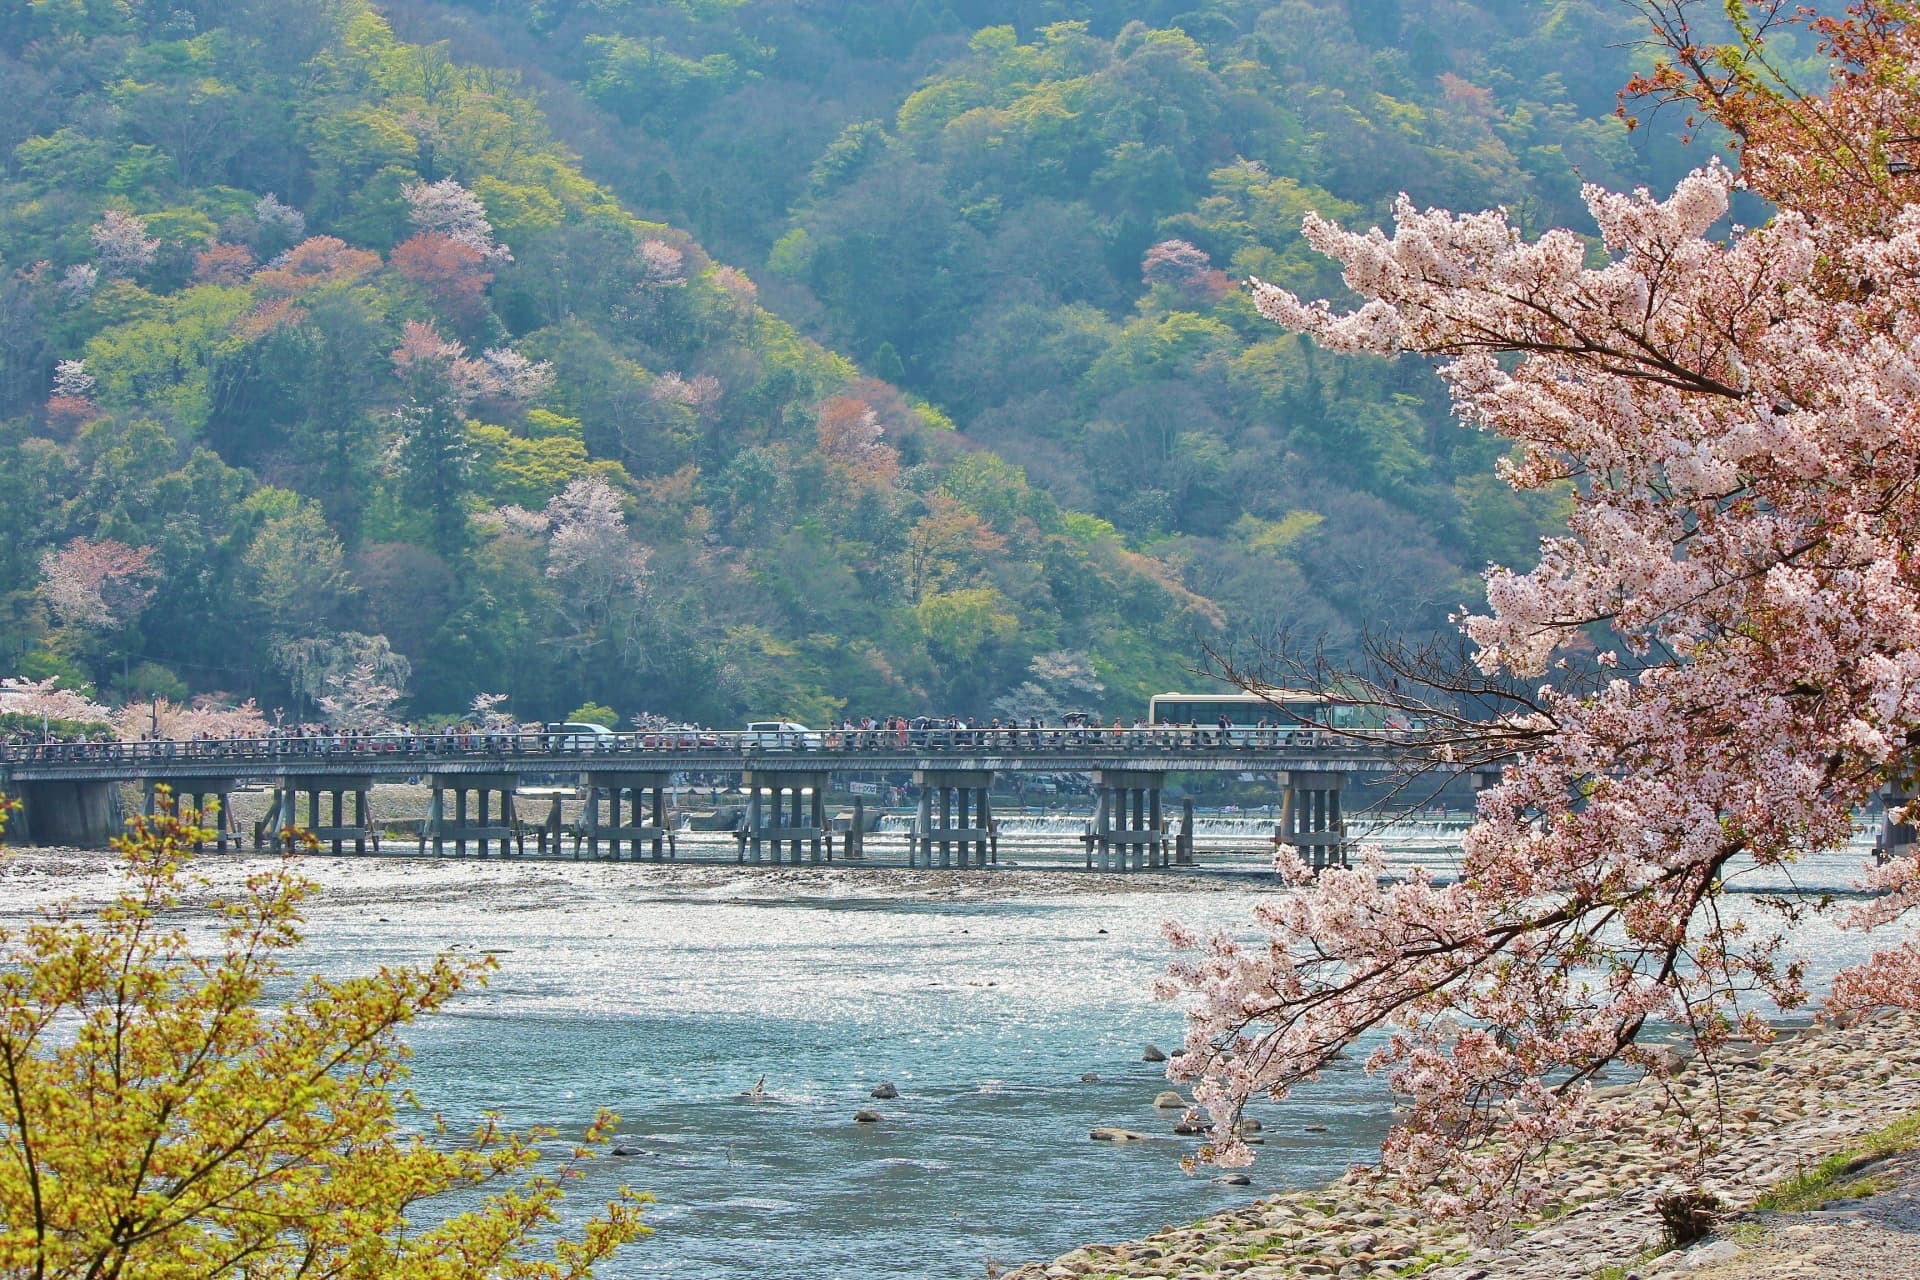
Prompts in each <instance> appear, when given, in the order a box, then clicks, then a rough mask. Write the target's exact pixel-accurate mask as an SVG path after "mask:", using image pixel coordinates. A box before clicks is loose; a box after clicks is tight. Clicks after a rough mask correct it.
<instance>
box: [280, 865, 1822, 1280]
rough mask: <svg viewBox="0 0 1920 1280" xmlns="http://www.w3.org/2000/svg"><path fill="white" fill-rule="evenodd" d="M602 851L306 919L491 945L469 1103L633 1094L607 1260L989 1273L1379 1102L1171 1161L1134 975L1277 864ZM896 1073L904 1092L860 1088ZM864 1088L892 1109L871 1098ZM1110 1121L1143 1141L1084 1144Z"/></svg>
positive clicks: (1275, 1168)
mask: <svg viewBox="0 0 1920 1280" xmlns="http://www.w3.org/2000/svg"><path fill="white" fill-rule="evenodd" d="M1443 854H1444V846H1443V845H1442V844H1440V843H1439V842H1438V841H1435V842H1432V843H1431V844H1429V843H1427V842H1417V841H1412V840H1409V841H1405V842H1402V843H1401V844H1400V845H1399V846H1398V849H1397V851H1396V856H1402V857H1405V858H1432V859H1434V860H1435V862H1436V864H1437V862H1438V861H1439V860H1440V859H1441V858H1442V856H1443ZM1250 865H1253V864H1250ZM1834 866H1835V867H1836V868H1837V867H1839V866H1840V864H1839V863H1838V862H1836V863H1835V864H1834ZM613 871H614V869H609V872H610V874H609V875H608V876H605V877H601V878H598V879H596V880H595V881H594V882H593V883H592V884H591V885H590V886H581V887H580V889H579V891H578V892H576V893H573V894H571V895H570V896H566V897H564V898H556V899H555V900H553V901H539V902H528V901H511V902H507V901H489V900H486V899H480V900H469V901H462V902H456V903H452V904H449V903H445V902H437V903H420V904H414V905H407V904H396V905H392V906H387V905H383V906H382V907H381V910H382V911H384V912H385V913H386V914H387V916H388V919H387V920H385V921H382V920H379V919H378V918H377V917H370V916H369V915H368V914H367V913H366V912H365V910H364V909H360V908H348V907H346V906H325V905H323V906H321V907H319V908H317V909H316V910H315V911H314V913H313V920H312V925H313V927H312V932H311V935H310V936H311V938H312V941H313V944H314V947H315V954H316V956H317V960H318V963H319V964H320V965H321V966H322V967H323V968H326V969H329V970H337V969H347V968H353V969H364V968H366V967H368V966H369V965H371V964H373V963H376V962H392V961H403V960H421V959H424V958H426V957H427V956H429V955H431V954H432V953H433V952H435V951H437V950H439V949H441V948H444V947H447V946H450V945H459V946H463V947H467V948H473V949H480V948H489V949H494V950H497V951H500V952H501V953H502V954H501V957H500V958H501V962H502V968H501V972H500V973H499V975H498V976H497V977H496V979H495V980H494V982H493V984H492V986H491V988H490V989H489V990H488V992H487V993H486V995H485V996H484V997H480V998H476V999H472V1000H469V1001H466V1002H465V1003H464V1004H462V1005H461V1006H460V1007H459V1008H458V1009H457V1010H456V1011H455V1012H454V1013H452V1014H451V1015H450V1016H447V1017H443V1018H438V1019H433V1020H430V1021H429V1022H427V1023H425V1024H423V1025H422V1026H420V1027H419V1028H417V1029H416V1030H415V1031H414V1032H413V1033H412V1034H411V1035H410V1040H411V1042H412V1043H413V1045H414V1047H415V1048H416V1050H417V1052H418V1059H417V1062H416V1068H417V1071H416V1080H415V1084H416V1089H417V1092H418V1093H419V1095H420V1097H421V1098H422V1100H423V1102H424V1103H425V1104H426V1105H427V1106H429V1107H431V1108H433V1109H435V1110H438V1111H441V1112H443V1113H444V1114H446V1116H447V1117H448V1119H449V1120H451V1121H455V1122H456V1123H457V1122H463V1121H472V1120H474V1119H475V1118H477V1117H478V1116H479V1114H480V1113H481V1112H483V1111H485V1110H489V1109H498V1110H500V1111H502V1112H504V1113H505V1114H506V1115H507V1117H508V1119H509V1120H510V1121H511V1122H512V1123H514V1124H517V1125H525V1124H536V1123H537V1124H548V1125H553V1126H555V1127H557V1128H560V1129H561V1130H562V1131H563V1132H565V1131H573V1132H577V1130H578V1128H579V1126H580V1124H581V1123H582V1122H583V1121H584V1120H585V1119H586V1118H587V1117H588V1116H589V1115H590V1114H591V1112H592V1111H593V1109H594V1108H595V1107H597V1106H601V1105H605V1106H608V1107H611V1108H613V1109H614V1110H617V1111H619V1112H620V1113H621V1114H622V1115H623V1116H624V1117H625V1119H624V1120H623V1122H622V1124H621V1127H620V1131H619V1132H620V1139H619V1140H620V1142H621V1143H622V1144H623V1145H626V1146H629V1147H631V1148H632V1149H633V1151H634V1152H635V1154H631V1155H627V1156H623V1157H613V1158H609V1159H608V1160H606V1161H604V1162H602V1163H600V1164H598V1165H596V1166H595V1167H594V1171H593V1173H592V1175H591V1177H590V1179H589V1180H588V1182H587V1183H586V1184H585V1187H584V1191H583V1194H581V1195H579V1196H576V1199H585V1200H590V1199H591V1198H592V1196H593V1193H594V1192H596V1191H600V1192H604V1191H605V1190H606V1189H608V1188H610V1187H611V1186H612V1185H614V1184H615V1183H616V1182H626V1183H629V1184H630V1185H633V1186H635V1187H637V1188H645V1189H648V1190H651V1191H652V1192H654V1193H655V1195H657V1196H658V1197H659V1200H660V1203H659V1205H658V1206H657V1207H656V1208H655V1209H654V1210H653V1211H652V1212H651V1214H650V1220H651V1221H652V1222H653V1224H654V1225H655V1226H656V1227H657V1228H658V1229H659V1234H658V1235H656V1236H655V1237H654V1238H652V1239H651V1240H648V1241H646V1242H644V1243H643V1244H640V1245H638V1246H635V1247H634V1248H632V1249H630V1250H628V1251H627V1252H626V1253H625V1254H624V1256H623V1257H621V1258H620V1259H619V1260H617V1261H616V1262H615V1263H613V1264H612V1265H610V1266H609V1267H608V1268H607V1269H606V1270H605V1272H604V1274H605V1275H607V1276H609V1277H640V1276H688V1277H696V1276H697V1277H703V1278H705V1277H712V1278H715V1280H731V1278H734V1277H748V1276H755V1277H759V1276H764V1275H765V1274H767V1268H768V1266H769V1264H772V1265H773V1266H774V1267H775V1270H774V1271H773V1273H772V1274H776V1275H778V1276H781V1277H794V1278H797V1280H878V1278H880V1277H907V1276H912V1277H922V1276H925V1277H946V1276H953V1277H963V1276H964V1277H976V1276H979V1275H982V1274H983V1273H984V1269H985V1266H986V1264H987V1263H988V1262H989V1261H999V1262H1002V1263H1006V1262H1017V1261H1025V1260H1031V1259H1034V1258H1039V1257H1045V1256H1050V1255H1051V1254H1054V1253H1057V1252H1062V1251H1064V1250H1066V1249H1069V1248H1071V1247H1073V1246H1075V1245H1077V1244H1080V1243H1083V1242H1086V1241H1089V1240H1096V1239H1103V1238H1104V1239H1115V1238H1125V1237H1131V1236H1137V1235H1140V1234H1143V1233H1146V1232H1150V1231H1153V1230H1156V1229H1158V1228H1159V1227H1161V1226H1162V1225H1165V1224H1168V1223H1175V1222H1185V1221H1190V1220H1192V1219H1193V1218H1196V1217H1198V1216H1200V1215H1202V1214H1205V1213H1207V1212H1209V1211H1212V1210H1214V1209H1218V1208H1222V1207H1227V1206H1230V1205H1232V1204H1236V1203H1241V1202H1244V1201H1246V1200H1248V1199H1251V1198H1253V1197H1255V1196H1258V1195H1260V1194H1263V1193H1265V1192H1269V1191H1271V1190H1274V1189H1279V1188H1285V1187H1292V1186H1298V1185H1304V1184H1313V1183H1318V1182H1323V1181H1325V1180H1326V1179H1327V1178H1329V1177H1331V1176H1334V1175H1336V1174H1337V1173H1339V1172H1340V1171H1341V1170H1342V1169H1344V1168H1345V1167H1346V1165H1347V1164H1348V1163H1349V1162H1351V1161H1353V1160H1357V1159H1363V1158H1366V1157H1367V1156H1368V1155H1369V1154H1370V1153H1371V1152H1372V1150H1373V1148H1374V1146H1375V1144H1376V1143H1377V1141H1378V1137H1379V1134H1380V1132H1381V1130H1382V1127H1383V1125H1384V1123H1385V1119H1386V1115H1387V1103H1386V1100H1385V1098H1384V1097H1383V1095H1382V1093H1381V1091H1380V1088H1379V1086H1378V1084H1377V1082H1374V1081H1371V1080H1369V1079H1368V1078H1366V1077H1365V1075H1364V1074H1363V1073H1362V1072H1360V1071H1359V1070H1358V1069H1355V1068H1352V1067H1348V1068H1345V1069H1342V1070H1338V1071H1335V1072H1332V1073H1329V1078H1328V1079H1327V1080H1326V1081H1325V1082H1324V1083H1323V1084H1322V1085H1321V1086H1319V1087H1317V1088H1315V1089H1314V1090H1312V1091H1311V1092H1310V1093H1306V1094H1303V1095H1301V1096H1300V1097H1298V1098H1297V1099H1295V1100H1294V1101H1292V1102H1290V1103H1289V1104H1287V1106H1286V1107H1285V1108H1284V1109H1269V1110H1267V1111H1265V1112H1263V1113H1260V1114H1261V1118H1262V1119H1263V1120H1264V1121H1265V1122H1266V1124H1267V1129H1266V1132H1265V1136H1266V1138H1267V1142H1266V1145H1265V1146H1264V1148H1263V1151H1262V1159H1261V1160H1260V1162H1259V1163H1258V1164H1257V1165H1256V1166H1255V1167H1254V1169H1253V1170H1252V1176H1253V1186H1251V1187H1245V1188H1232V1187H1223V1186H1218V1185H1215V1184H1213V1183H1212V1182H1210V1181H1209V1180H1208V1179H1206V1178H1205V1177H1198V1178H1189V1177H1186V1176H1184V1175H1182V1174H1181V1173H1180V1171H1179V1169H1178V1166H1177V1161H1178V1158H1179V1156H1180V1155H1181V1154H1182V1153H1183V1152H1184V1151H1185V1150H1187V1149H1188V1143H1189V1140H1187V1139H1180V1138H1175V1137H1174V1136H1172V1134H1171V1133H1170V1129H1171V1125H1172V1122H1173V1121H1174V1119H1175V1118H1177V1115H1178V1113H1177V1112H1171V1111H1156V1110H1155V1109H1154V1107H1153V1105H1152V1103H1153V1099H1154V1096H1155V1094H1156V1093H1157V1092H1159V1091H1160V1090H1161V1089H1164V1088H1166V1087H1167V1084H1166V1081H1165V1080H1164V1078H1163V1076H1162V1075H1161V1071H1160V1068H1159V1067H1158V1066H1155V1065H1152V1064H1148V1063H1145V1062H1143V1061H1141V1050H1142V1047H1143V1046H1144V1045H1145V1044H1146V1043H1147V1042H1148V1041H1153V1042H1156V1043H1158V1044H1160V1045H1161V1046H1163V1047H1166V1048H1172V1047H1173V1046H1174V1044H1175V1043H1176V1042H1177V1041H1178V1039H1179V1036H1180V1023H1179V1016H1178V1012H1177V1010H1175V1009H1173V1008H1171V1007H1169V1006H1165V1005H1160V1004H1156V1003H1154V1002H1153V1001H1152V1000H1151V999H1150V998H1149V996H1148V994H1147V991H1148V987H1149V984H1150V983H1151V981H1152V979H1153V978H1154V977H1155V976H1156V974H1158V973H1159V972H1160V971H1161V969H1162V968H1163V967H1164V965H1165V963H1166V958H1167V957H1166V951H1165V948H1164V946H1163V944H1162V943H1161V942H1160V940H1159V933H1158V927H1159V924H1160V922H1161V921H1163V920H1165V919H1167V918H1169V917H1178V918H1180V919H1182V920H1184V921H1186V922H1188V923H1190V924H1193V925H1197V926H1200V927H1216V926H1218V927H1229V928H1236V929H1239V928H1244V923H1245V921H1246V919H1247V916H1248V911H1249V908H1250V907H1251V906H1252V904H1253V902H1254V901H1255V900H1256V899H1257V898H1258V896H1259V895H1260V894H1261V893H1264V892H1271V891H1272V890H1269V889H1264V888H1230V889H1223V890H1221V891H1220V892H1218V893H1212V894H1163V893H1150V892H1149V893H1138V894H1130V895H1124V896H1085V897H1076V898H1057V899H1044V900H1027V901H1013V902H991V903H966V904H954V903H939V904H925V903H905V902H887V901H874V900H871V899H861V900H857V901H856V900H809V901H788V902H772V903H746V902H729V901H713V900H707V899H688V898H678V899H674V898H662V897H659V896H657V892H655V893H653V894H649V893H643V892H641V891H639V890H637V889H636V890H629V889H628V888H626V887H625V886H624V884H623V881H622V880H621V878H620V877H619V876H618V875H617V874H612V872H613ZM989 874H991V873H989ZM1820 874H1823V875H1824V874H1827V872H1825V871H1822V872H1821V873H1820ZM1832 874H1834V875H1835V876H1838V877H1841V878H1842V881H1843V883H1844V880H1845V879H1846V878H1850V876H1851V874H1852V871H1851V868H1849V869H1847V870H1846V871H1844V872H1841V871H1838V870H1835V871H1833V873H1832ZM1816 878H1817V877H1816ZM1736 909H1741V908H1736ZM1807 943H1808V950H1809V951H1811V952H1812V953H1813V954H1814V955H1815V956H1816V958H1817V961H1818V970H1819V971H1818V972H1817V973H1816V974H1815V980H1816V981H1821V980H1824V978H1825V977H1826V976H1827V975H1828V974H1830V973H1831V972H1832V970H1833V968H1835V967H1836V966H1837V965H1838V964H1839V963H1840V962H1841V959H1842V958H1843V957H1844V956H1846V955H1848V954H1855V953H1857V951H1858V946H1859V944H1858V940H1857V939H1853V938H1851V937H1848V936H1842V935H1838V934H1835V933H1834V931H1833V930H1832V929H1831V928H1830V926H1828V925H1826V924H1823V923H1816V924H1814V925H1813V926H1810V929H1809V933H1808V936H1807ZM1085 1073H1091V1074H1092V1075H1094V1076H1097V1077H1098V1078H1097V1079H1096V1080H1093V1081H1083V1080H1082V1075H1083V1074H1085ZM761 1080H764V1094H763V1096H762V1097H761V1098H760V1099H759V1100H755V1099H753V1098H751V1097H749V1096H745V1095H747V1094H748V1093H749V1091H750V1090H751V1089H752V1088H753V1086H754V1085H755V1083H756V1082H757V1081H761ZM882 1080H887V1081H891V1082H893V1083H894V1084H895V1085H896V1086H897V1087H898V1088H899V1091H900V1097H899V1098H898V1099H897V1100H893V1101H874V1100H872V1099H871V1098H870V1097H869V1090H870V1089H871V1088H872V1087H873V1086H874V1085H876V1084H878V1083H879V1082H880V1081H882ZM863 1106H865V1107H872V1108H874V1109H876V1110H878V1111H880V1112H881V1113H882V1115H883V1117H884V1119H883V1120H882V1121H881V1122H880V1123H878V1124H857V1123H855V1122H854V1120H853V1113H854V1112H855V1110H856V1109H858V1108H860V1107H863ZM1095 1125H1122V1126H1125V1127H1127V1128H1131V1129H1135V1130H1139V1131H1141V1132H1144V1133H1148V1134H1152V1135H1155V1138H1154V1140H1153V1141H1151V1142H1144V1143H1137V1144H1131V1145H1118V1146H1117V1145H1114V1144H1111V1143H1095V1142H1090V1141H1089V1140H1088V1138H1087V1131H1088V1130H1089V1129H1091V1128H1092V1127H1093V1126H1095ZM1310 1126H1311V1127H1312V1128H1313V1131H1311V1132H1310V1131H1309V1127H1310ZM1322 1127H1324V1131H1320V1130H1321V1129H1322Z"/></svg>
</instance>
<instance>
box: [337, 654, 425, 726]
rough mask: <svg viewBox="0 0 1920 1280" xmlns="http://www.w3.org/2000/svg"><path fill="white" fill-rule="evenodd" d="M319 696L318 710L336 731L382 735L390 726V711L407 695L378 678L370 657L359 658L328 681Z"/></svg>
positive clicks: (391, 713) (378, 670)
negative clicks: (326, 691)
mask: <svg viewBox="0 0 1920 1280" xmlns="http://www.w3.org/2000/svg"><path fill="white" fill-rule="evenodd" d="M330 685H331V688H330V691H329V692H328V693H325V694H323V695H321V698H320V711H321V713H322V714H323V715H325V716H326V718H327V723H328V724H329V725H331V726H333V727H334V728H335V729H345V730H347V731H348V732H350V733H382V732H385V731H386V730H388V729H391V728H392V727H393V723H394V720H393V708H394V704H396V703H398V702H399V701H400V699H401V698H403V697H405V696H406V694H405V693H404V692H403V691H402V690H401V689H400V688H399V687H398V686H397V685H393V684H389V683H387V681H386V680H384V679H382V678H381V672H380V669H379V667H378V665H377V664H376V663H375V662H374V660H373V659H372V658H362V659H361V660H360V661H358V662H356V663H354V664H353V666H352V667H350V668H349V669H348V670H346V671H344V672H342V673H340V674H339V675H338V676H337V677H334V678H333V679H332V680H331V681H330Z"/></svg>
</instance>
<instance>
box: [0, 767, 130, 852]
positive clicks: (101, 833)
mask: <svg viewBox="0 0 1920 1280" xmlns="http://www.w3.org/2000/svg"><path fill="white" fill-rule="evenodd" d="M0 791H4V792H5V793H6V794H8V795H10V796H12V797H13V798H14V799H16V800H18V801H20V809H19V811H18V812H16V813H15V814H14V815H13V816H12V818H10V819H9V820H8V822H7V843H8V844H12V845H25V844H43V845H72V846H74V847H76V848H81V849H104V848H106V846H107V842H108V841H110V840H112V839H113V838H114V837H115V836H117V835H119V834H120V832H121V829H122V828H124V827H125V826H126V822H127V815H126V812H125V810H124V807H123V805H122V804H121V800H120V784H119V783H118V782H25V781H14V780H7V785H6V786H5V787H0Z"/></svg>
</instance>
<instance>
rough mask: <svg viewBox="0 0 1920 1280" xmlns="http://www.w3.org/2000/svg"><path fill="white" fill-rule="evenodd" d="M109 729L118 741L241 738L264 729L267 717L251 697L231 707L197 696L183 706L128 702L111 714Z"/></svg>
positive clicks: (156, 701)
mask: <svg viewBox="0 0 1920 1280" xmlns="http://www.w3.org/2000/svg"><path fill="white" fill-rule="evenodd" d="M113 727H114V732H116V733H117V734H119V736H120V737H122V738H127V739H134V738H140V737H142V736H144V735H146V734H148V733H153V734H155V735H156V736H158V737H161V738H167V739H171V740H173V741H181V740H184V739H190V738H201V737H206V738H216V739H227V738H244V737H247V736H248V735H249V734H264V733H266V732H267V729H268V725H267V718H266V717H265V716H264V715H262V714H261V713H260V708H259V707H258V706H257V705H256V704H255V703H254V700H253V699H252V698H248V699H247V700H246V701H245V702H242V703H240V704H239V705H238V706H234V705H231V704H229V703H226V702H224V701H222V700H221V699H219V698H218V697H214V696H203V697H198V698H195V699H193V701H192V702H190V703H187V704H185V705H182V704H180V703H177V702H174V701H171V700H170V699H167V698H155V699H153V700H152V701H151V702H129V703H128V704H127V705H126V706H124V707H122V708H120V710H119V711H117V712H115V713H114V715H113Z"/></svg>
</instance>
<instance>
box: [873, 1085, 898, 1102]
mask: <svg viewBox="0 0 1920 1280" xmlns="http://www.w3.org/2000/svg"><path fill="white" fill-rule="evenodd" d="M868 1096H869V1097H874V1098H878V1099H880V1100H881V1101H882V1102H891V1101H892V1100H893V1099H895V1098H897V1097H899V1096H900V1091H899V1090H898V1089H896V1088H894V1087H893V1081H891V1080H882V1081H881V1082H880V1083H879V1084H877V1085H875V1086H874V1087H873V1092H872V1093H871V1094H870V1095H868Z"/></svg>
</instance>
